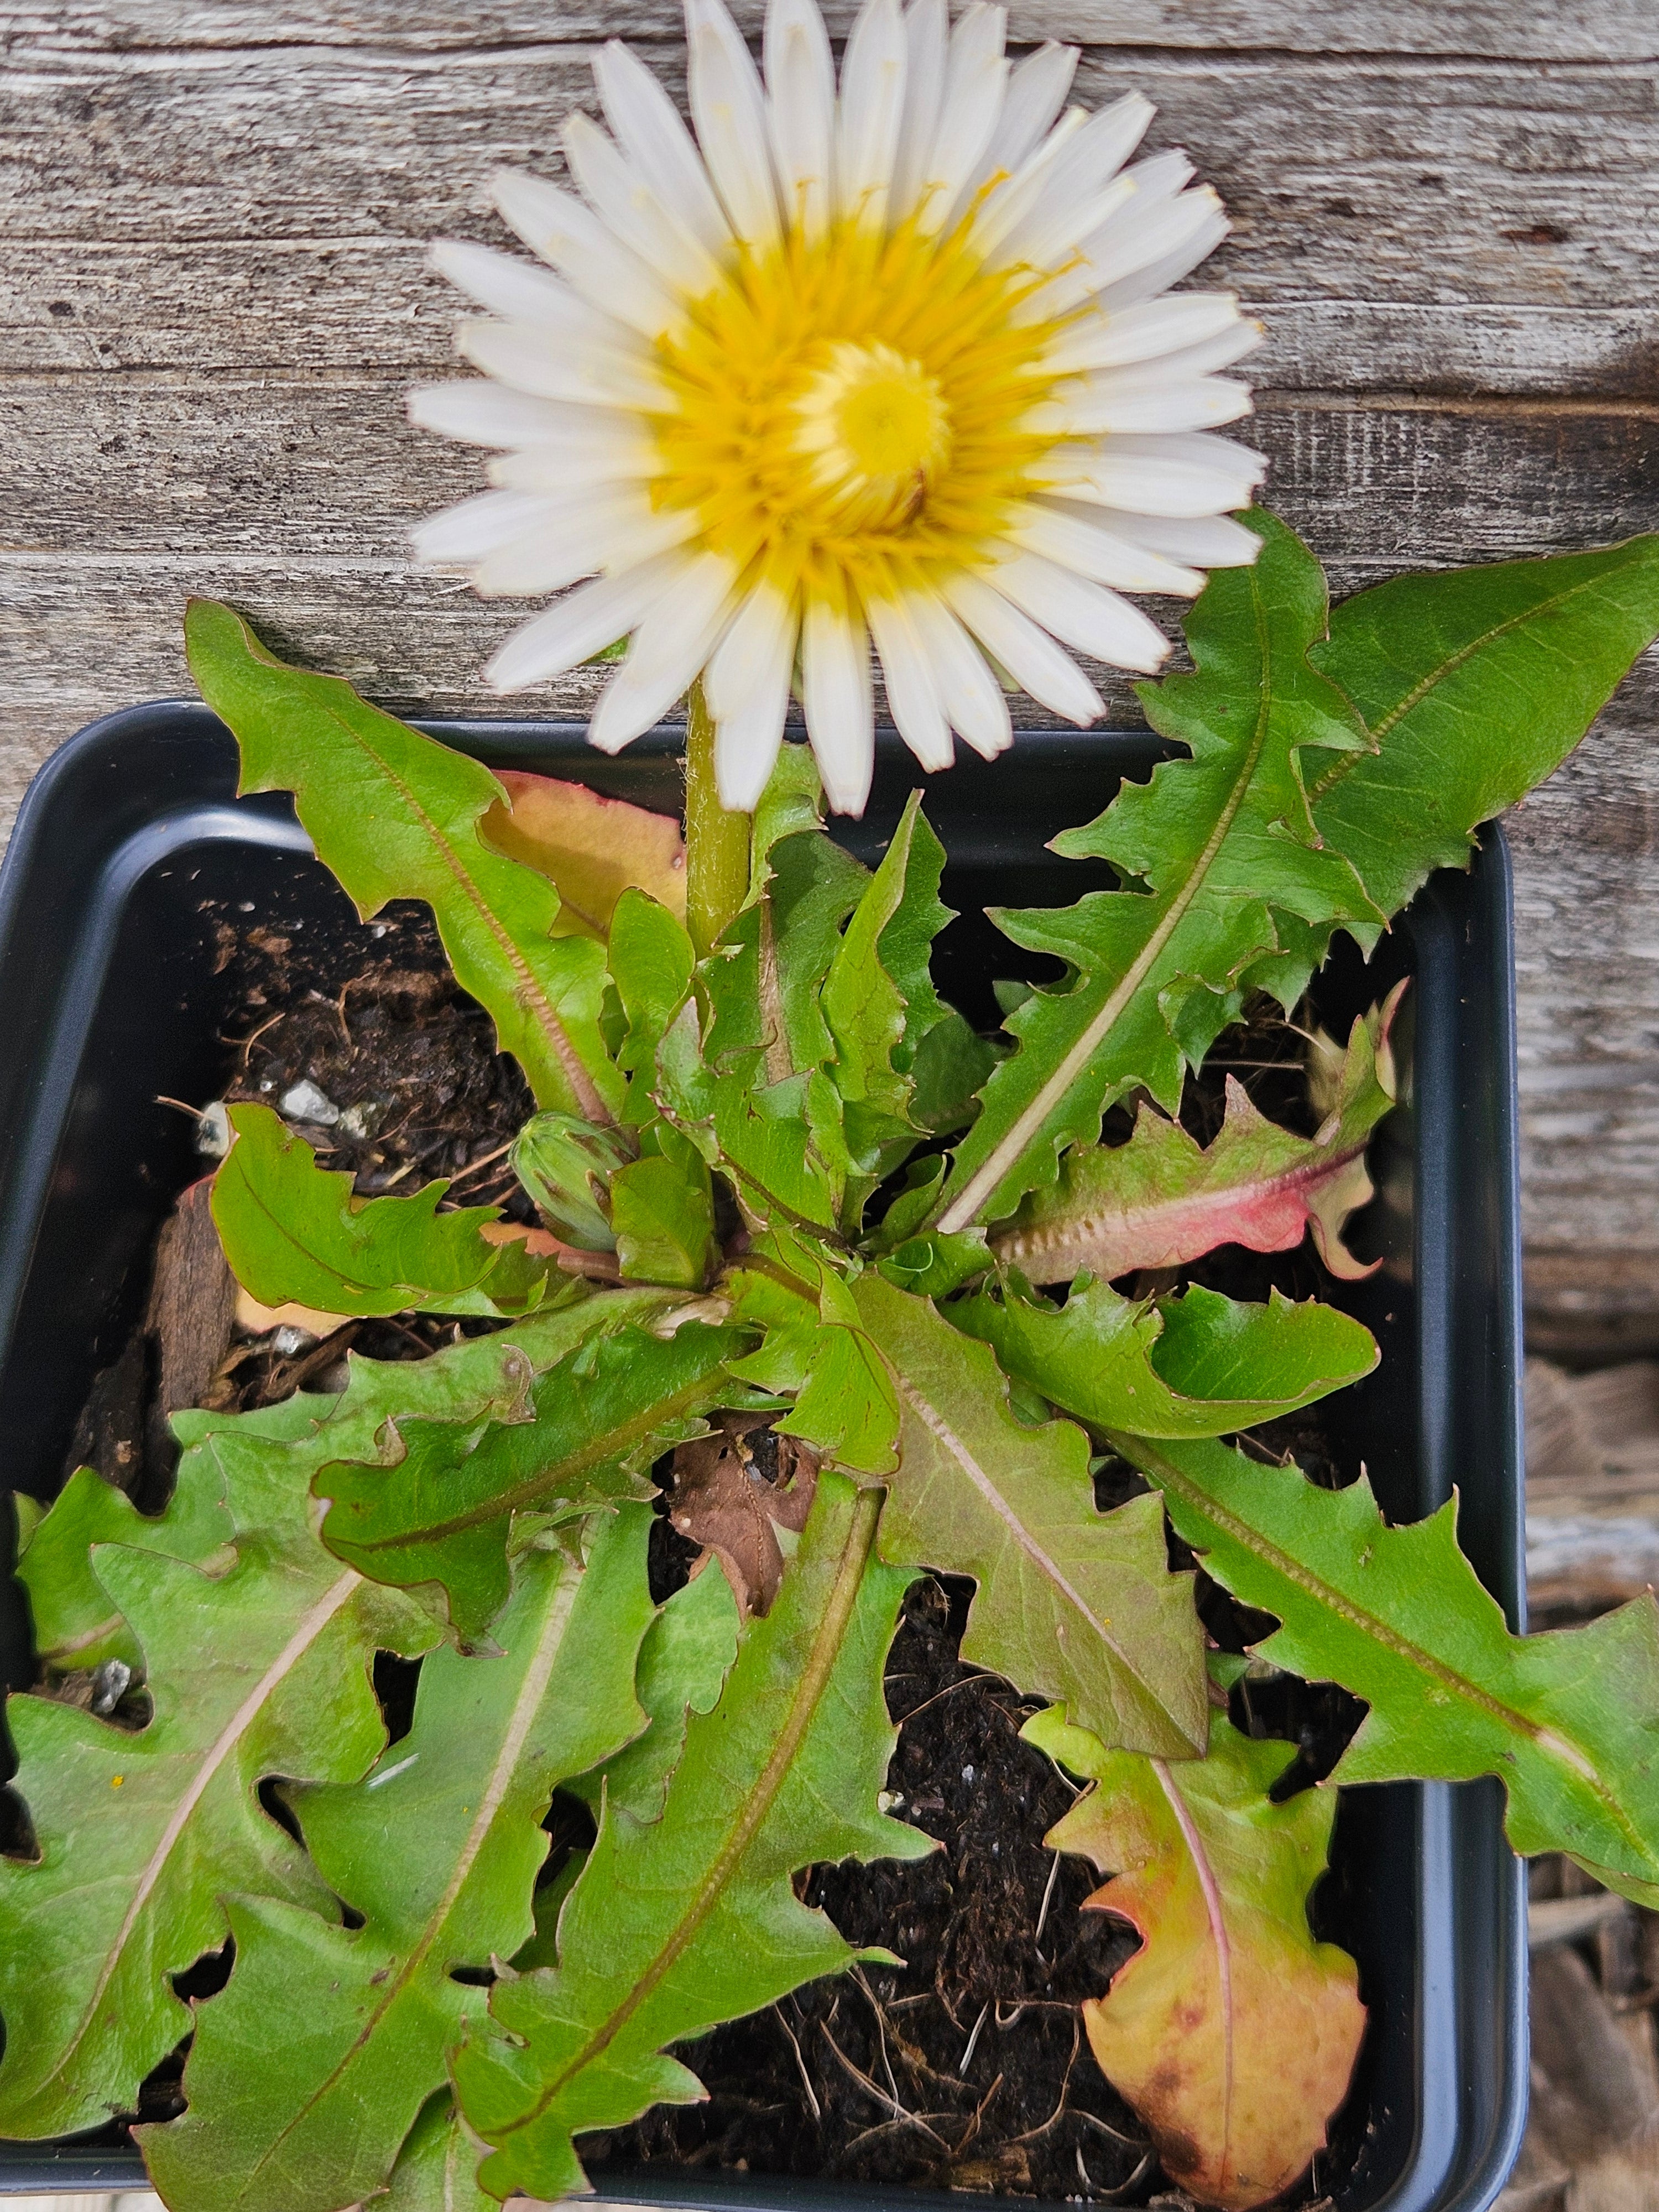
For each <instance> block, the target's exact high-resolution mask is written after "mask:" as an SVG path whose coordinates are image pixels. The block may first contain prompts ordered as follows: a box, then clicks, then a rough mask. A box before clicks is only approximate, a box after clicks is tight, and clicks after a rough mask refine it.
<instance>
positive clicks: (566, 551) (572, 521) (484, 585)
mask: <svg viewBox="0 0 1659 2212" xmlns="http://www.w3.org/2000/svg"><path fill="white" fill-rule="evenodd" d="M695 535H696V530H695V527H694V526H693V525H692V522H691V519H690V517H688V516H687V515H686V514H684V513H666V514H659V513H653V511H652V509H651V507H650V506H649V505H648V504H647V502H646V501H643V500H642V499H641V497H640V495H639V490H638V488H637V486H635V485H631V484H624V485H616V484H605V485H595V486H592V488H591V489H588V490H587V491H586V493H585V494H580V493H577V494H572V495H570V496H569V497H568V498H567V499H563V500H561V501H559V502H558V503H557V505H556V507H555V509H554V512H553V513H552V514H551V515H550V517H549V518H548V520H547V521H546V522H545V523H544V525H543V526H541V527H540V529H539V530H538V532H536V533H534V535H532V536H526V538H520V539H517V540H515V541H514V542H513V544H509V545H503V546H502V547H501V549H500V550H499V551H497V552H495V553H492V554H491V555H490V556H489V558H488V559H487V560H484V561H483V562H480V563H479V565H478V566H477V568H475V569H474V570H473V572H472V588H473V590H474V591H475V592H477V594H478V597H479V598H480V599H527V598H529V597H531V596H532V594H533V593H536V592H561V591H562V590H563V589H564V587H565V586H566V585H567V584H574V583H575V582H576V581H577V580H578V579H579V578H580V577H583V576H591V575H592V574H593V573H594V571H595V570H596V569H599V568H605V569H607V570H611V571H614V572H616V573H617V574H620V573H621V572H622V570H623V569H624V568H635V567H636V566H637V565H638V563H639V562H641V561H645V560H648V559H650V558H651V557H652V556H654V555H656V554H659V553H665V552H667V551H668V550H670V549H671V547H673V546H676V545H680V544H684V542H685V540H686V539H687V538H691V537H694V536H695Z"/></svg>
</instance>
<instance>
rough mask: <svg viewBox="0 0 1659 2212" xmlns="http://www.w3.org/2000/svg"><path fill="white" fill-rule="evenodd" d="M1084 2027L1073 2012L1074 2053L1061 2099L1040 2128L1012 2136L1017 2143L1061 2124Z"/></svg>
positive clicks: (1032, 2140)
mask: <svg viewBox="0 0 1659 2212" xmlns="http://www.w3.org/2000/svg"><path fill="white" fill-rule="evenodd" d="M1024 2009H1025V2008H1024V2005H1022V2006H1021V2007H1020V2011H1021V2012H1024ZM997 2024H998V2026H999V2027H1000V2026H1001V2022H1000V2021H998V2023H997ZM1082 2039H1083V2036H1082V2028H1081V2026H1080V2024H1079V2020H1078V2016H1077V2015H1076V2014H1075V2013H1073V2015H1072V2055H1071V2057H1069V2058H1068V2059H1067V2060H1066V2072H1065V2075H1064V2078H1063V2079H1062V2080H1061V2081H1060V2101H1059V2103H1058V2104H1057V2105H1056V2106H1054V2110H1053V2112H1050V2113H1049V2115H1048V2118H1047V2119H1046V2120H1044V2122H1043V2123H1042V2126H1041V2127H1040V2128H1028V2129H1027V2130H1026V2131H1025V2133H1024V2135H1023V2136H1012V2137H1011V2138H1010V2141H1011V2142H1017V2143H1027V2142H1038V2141H1039V2140H1040V2139H1041V2138H1042V2136H1046V2135H1047V2134H1048V2130H1049V2129H1050V2128H1052V2127H1055V2126H1057V2125H1058V2124H1059V2123H1060V2119H1061V2118H1062V2117H1063V2116H1064V2114H1065V2112H1066V2094H1067V2092H1068V2091H1069V2090H1070V2088H1071V2086H1072V2069H1073V2067H1074V2066H1075V2065H1076V2064H1077V2054H1078V2047H1079V2044H1080V2043H1081V2042H1082Z"/></svg>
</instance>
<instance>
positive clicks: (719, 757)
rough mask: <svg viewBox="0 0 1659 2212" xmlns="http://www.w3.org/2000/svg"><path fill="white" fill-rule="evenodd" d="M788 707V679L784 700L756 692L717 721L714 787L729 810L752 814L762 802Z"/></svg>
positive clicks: (732, 812) (780, 742) (774, 763)
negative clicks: (735, 711) (737, 709)
mask: <svg viewBox="0 0 1659 2212" xmlns="http://www.w3.org/2000/svg"><path fill="white" fill-rule="evenodd" d="M790 649H791V651H792V652H793V646H792V647H791V648H790ZM788 707H789V687H788V685H787V683H786V684H785V685H784V694H783V697H782V699H781V700H772V699H769V698H767V697H765V696H763V695H762V694H761V693H759V692H757V693H756V695H755V696H754V697H753V699H751V700H750V702H749V704H748V705H747V706H746V707H745V708H744V709H743V712H742V713H741V714H734V715H732V717H731V718H730V719H729V720H726V721H724V722H717V723H716V724H715V725H714V787H715V789H716V790H717V791H718V792H719V793H720V805H722V806H723V807H725V809H726V812H727V813H728V814H752V813H753V812H754V811H755V809H756V807H757V806H758V805H759V804H760V799H761V793H763V791H764V790H765V788H766V787H767V784H768V783H769V781H770V780H771V775H772V771H773V769H775V767H776V766H777V764H778V753H779V750H781V746H782V744H783V724H784V717H785V715H786V714H787V711H788Z"/></svg>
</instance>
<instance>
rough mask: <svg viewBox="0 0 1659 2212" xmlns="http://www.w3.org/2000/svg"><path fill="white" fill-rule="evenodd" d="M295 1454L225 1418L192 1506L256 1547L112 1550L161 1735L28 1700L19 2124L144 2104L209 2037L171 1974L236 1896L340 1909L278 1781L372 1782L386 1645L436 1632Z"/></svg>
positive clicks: (45, 1700)
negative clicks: (169, 2061)
mask: <svg viewBox="0 0 1659 2212" xmlns="http://www.w3.org/2000/svg"><path fill="white" fill-rule="evenodd" d="M289 1449H291V1447H284V1446H282V1445H279V1444H273V1443H270V1442H268V1441H266V1440H264V1439H263V1438H261V1437H258V1436H257V1435H250V1434H247V1433H246V1432H242V1433H238V1432H237V1431H235V1430H234V1429H231V1428H222V1429H220V1430H218V1431H216V1432H215V1433H213V1434H212V1435H211V1436H210V1437H208V1439H207V1440H206V1441H205V1443H204V1444H203V1445H202V1446H201V1447H200V1449H198V1450H197V1451H196V1452H194V1453H191V1454H187V1455H186V1457H185V1462H184V1463H183V1464H182V1465H181V1468H180V1470H179V1483H180V1489H181V1492H182V1493H183V1495H182V1497H181V1498H180V1500H179V1504H178V1507H177V1510H178V1513H179V1520H180V1522H186V1521H193V1522H197V1524H198V1525H199V1524H200V1522H202V1521H203V1520H204V1518H205V1516H207V1515H208V1514H209V1513H210V1511H211V1510H212V1507H213V1506H214V1505H216V1504H217V1503H218V1501H220V1500H222V1501H223V1508H224V1511H225V1514H226V1516H227V1518H228V1533H229V1534H230V1535H231V1537H232V1539H233V1541H234V1557H233V1560H232V1564H230V1565H228V1566H224V1567H222V1568H221V1571H218V1572H209V1571H204V1568H203V1567H202V1566H198V1565H193V1564H192V1563H191V1562H190V1561H188V1560H185V1559H173V1558H170V1557H168V1556H167V1554H166V1553H164V1552H162V1551H160V1550H155V1549H147V1550H134V1549H129V1548H127V1547H125V1546H122V1545H115V1544H111V1545H102V1546H100V1547H98V1549H97V1550H96V1551H94V1553H93V1554H92V1565H93V1571H94V1574H95V1575H96V1577H97V1580H98V1582H99V1583H100V1585H101V1586H102V1588H103V1589H104V1591H105V1593H106V1599H107V1607H108V1609H109V1610H111V1611H112V1612H114V1613H118V1614H119V1615H120V1617H121V1618H122V1619H123V1620H125V1622H126V1623H127V1625H128V1626H129V1628H130V1629H131V1633H132V1635H133V1636H134V1638H136V1639H137V1644H138V1647H139V1649H140V1650H141V1651H142V1653H143V1660H144V1667H145V1673H146V1676H147V1680H148V1683H149V1691H150V1695H151V1698H152V1699H153V1701H154V1717H152V1718H151V1720H150V1721H149V1723H148V1725H146V1726H145V1727H143V1728H141V1729H137V1731H129V1730H127V1729H122V1728H118V1727H117V1726H115V1725H113V1724H112V1723H111V1722H109V1721H105V1720H100V1719H98V1718H96V1717H94V1715H93V1714H91V1713H90V1712H87V1711H81V1710H80V1709H78V1708H77V1707H75V1706H72V1705H65V1704H62V1703H59V1702H58V1701H57V1700H55V1699H51V1698H49V1697H43V1696H36V1695H24V1696H21V1697H19V1696H14V1697H12V1698H11V1699H9V1700H8V1702H7V1707H6V1719H7V1724H8V1726H9V1729H10V1732H11V1735H12V1740H13V1741H14V1743H15V1746H16V1748H17V1753H18V1760H19V1766H18V1772H17V1778H16V1781H15V1788H16V1790H17V1791H18V1794H19V1795H20V1796H21V1797H22V1799H23V1800H24V1802H25V1803H26V1804H27V1808H28V1810H29V1814H30V1817H31V1820H32V1822H33V1830H34V1834H35V1837H36V1838H37V1842H38V1847H39V1856H38V1857H35V1858H34V1859H33V1860H21V1859H15V1858H13V1859H0V2020H3V2021H4V2025H5V2031H6V2044H5V2056H4V2059H3V2063H0V2132H3V2133H4V2134H6V2135H9V2136H55V2135H66V2134H70V2133H73V2132H74V2131H75V2130H77V2129H82V2128H89V2127H96V2126H99V2125H101V2124H103V2123H104V2122H106V2120H108V2119H109V2118H111V2117H112V2115H113V2114H116V2113H119V2112H131V2111H132V2110H133V2109H134V2107H135V2106H136V2103H137V2093H138V2086H139V2083H140V2082H141V2081H143V2079H144V2078H145V2076H146V2075H148V2074H149V2072H150V2071H151V2070H152V2069H153V2068H155V2066H156V2065H157V2064H159V2063H160V2062H161V2059H162V2058H163V2057H166V2055H167V2052H168V2051H170V2050H171V2049H172V2047H173V2045H174V2044H175V2043H177V2042H178V2040H179V2038H180V2036H182V2035H183V2034H185V2033H186V2032H187V2030H188V2028H189V2025H190V2015H189V2013H188V2012H187V2010H186V2009H185V2006H184V2005H183V2004H182V2003H181V2002H179V1998H178V1997H177V1996H175V1995H174V1994H173V1988H172V1984H171V1983H170V1981H169V1980H168V1977H169V1976H170V1975H173V1974H177V1973H182V1972H184V1971H185V1968H186V1967H188V1966H191V1965H193V1964H194V1962H195V1961H196V1960H197V1959H198V1958H199V1957H200V1956H201V1955H202V1954H203V1953H204V1952H205V1951H210V1950H212V1949H214V1948H216V1947H217V1946H218V1945H219V1944H220V1943H221V1942H223V1940H224V1936H225V1933H226V1918H225V1911H224V1906H223V1903H222V1899H224V1897H225V1896H226V1895H228V1894H231V1893H245V1894H246V1895H249V1896H253V1897H264V1898H268V1899H283V1900H285V1901H287V1902H288V1903H290V1904H293V1905H323V1904H324V1903H325V1892H324V1891H323V1888H322V1885H321V1882H320V1880H319V1876H318V1875H317V1874H316V1872H315V1870H314V1869H313V1867H312V1865H311V1863H310V1862H309V1860H308V1859H307V1857H306V1855H305V1853H304V1852H303V1851H302V1850H300V1849H299V1848H298V1846H296V1845H295V1844H294V1843H293V1841H292V1840H291V1839H290V1838H289V1836H288V1834H287V1833H286V1832H285V1831H284V1830H283V1828H281V1827H280V1826H278V1825H277V1823H276V1821H275V1820H271V1819H270V1817H269V1816H268V1815H267V1814H265V1812H264V1810H263V1808H261V1806H260V1804H259V1802H258V1797H257V1796H256V1795H255V1791H256V1789H257V1787H258V1784H259V1783H260V1782H261V1781H262V1780H263V1779H264V1778H266V1777H267V1776H275V1775H282V1776H286V1777H289V1778H293V1779H295V1780H300V1781H315V1782H328V1781H333V1782H350V1781H355V1780H356V1778H358V1777H359V1776H361V1775H362V1773H363V1772H364V1771H366V1769H367V1768H368V1765H370V1764H371V1762H372V1761H373V1760H374V1758H375V1757H376V1756H377V1755H378V1753H379V1752H380V1748H381V1746H382V1745H383V1744H384V1742H385V1741H386V1731H385V1729H384V1726H383V1724H382V1722H381V1718H380V1707H379V1705H378V1704H377V1703H376V1700H375V1698H374V1690H373V1687H372V1685H371V1681H370V1667H371V1664H372V1662H373V1659H374V1653H375V1651H376V1650H377V1649H378V1650H391V1651H397V1652H402V1653H404V1654H405V1655H410V1656H412V1655H414V1654H416V1653H418V1652H420V1651H422V1650H424V1649H426V1648H427V1647H428V1645H429V1644H431V1643H432V1641H433V1640H434V1638H435V1633H436V1632H435V1628H434V1626H433V1625H432V1623H431V1622H430V1621H429V1620H428V1619H427V1618H426V1616H425V1615H424V1614H422V1613H421V1612H420V1611H419V1609H418V1608H417V1607H414V1606H413V1605H411V1604H410V1601H408V1599H407V1598H405V1597H404V1596H402V1595H400V1594H399V1593H397V1592H393V1591H389V1590H385V1589H379V1588H377V1587H376V1586H375V1585H374V1584H373V1583H365V1582H364V1581H363V1580H362V1577H359V1576H358V1575H356V1574H355V1573H354V1572H353V1571H351V1570H350V1569H349V1567H348V1568H343V1567H342V1565H341V1564H340V1562H339V1561H338V1560H337V1559H333V1558H331V1556H330V1555H329V1553H327V1552H326V1551H325V1549H324V1548H323V1547H322V1545H321V1544H320V1543H319V1541H318V1540H317V1536H316V1534H315V1531H314V1528H313V1524H312V1515H311V1511H310V1508H309V1503H308V1500H307V1496H306V1492H305V1490H304V1487H303V1485H302V1484H295V1482H293V1481H292V1480H290V1479H289V1468H288V1464H287V1460H286V1453H287V1451H288V1450H289ZM212 1564H213V1565H218V1564H219V1563H218V1560H217V1559H214V1560H213V1563H212Z"/></svg>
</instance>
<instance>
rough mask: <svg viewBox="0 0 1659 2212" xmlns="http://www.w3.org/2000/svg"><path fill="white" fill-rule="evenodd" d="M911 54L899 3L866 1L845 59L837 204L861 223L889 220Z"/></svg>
mask: <svg viewBox="0 0 1659 2212" xmlns="http://www.w3.org/2000/svg"><path fill="white" fill-rule="evenodd" d="M906 48H907V41H906V39H905V33H904V19H903V17H902V15H900V14H899V11H898V0H864V5H863V7H862V8H860V10H859V12H858V15H857V17H856V18H855V20H854V24H853V30H852V35H851V37H850V38H849V39H848V41H847V52H846V53H845V54H844V56H843V57H842V65H841V100H840V103H839V107H838V111H837V130H836V206H837V208H838V209H839V210H840V212H841V213H842V215H844V216H850V217H854V218H856V219H857V220H858V221H860V222H871V223H879V222H884V221H885V219H886V215H887V197H888V192H889V190H890V187H891V185H892V181H893V157H894V155H896V153H897V151H898V134H899V125H900V123H901V122H902V119H903V115H904V76H905V63H906V60H907V58H908V56H907V51H906Z"/></svg>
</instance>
